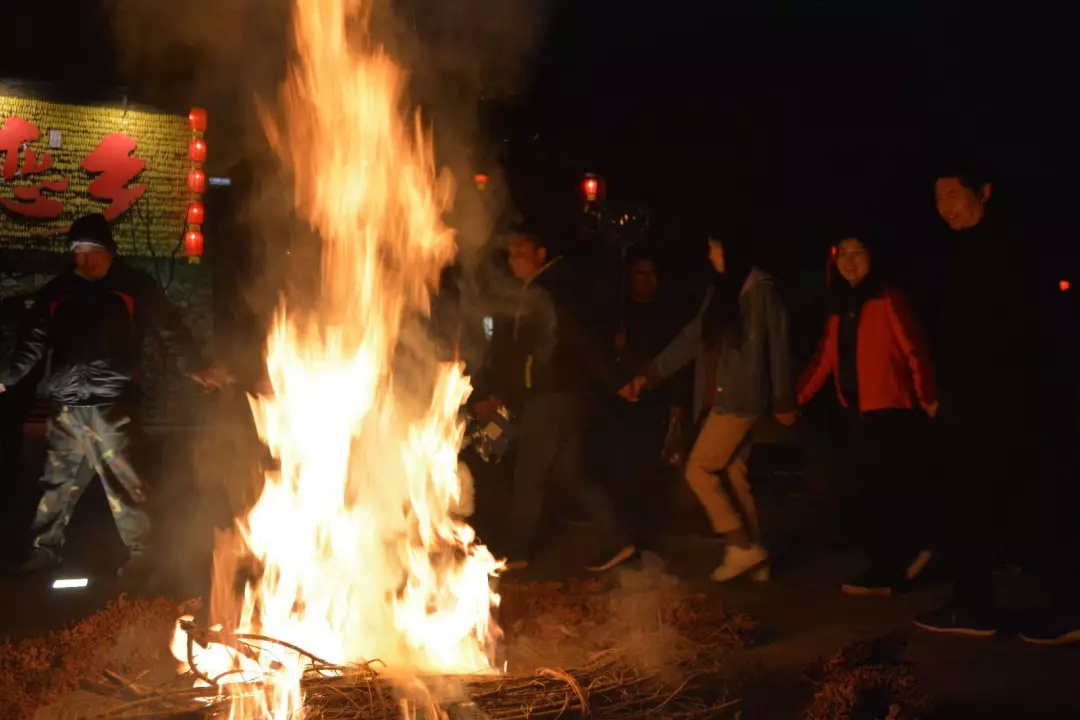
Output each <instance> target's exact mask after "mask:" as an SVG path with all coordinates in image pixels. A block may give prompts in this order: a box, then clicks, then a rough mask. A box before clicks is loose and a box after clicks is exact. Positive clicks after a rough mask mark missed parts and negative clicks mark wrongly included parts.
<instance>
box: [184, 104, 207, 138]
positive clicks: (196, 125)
mask: <svg viewBox="0 0 1080 720" xmlns="http://www.w3.org/2000/svg"><path fill="white" fill-rule="evenodd" d="M188 125H190V126H191V131H192V132H206V110H205V109H204V108H201V107H193V108H191V112H189V113H188Z"/></svg>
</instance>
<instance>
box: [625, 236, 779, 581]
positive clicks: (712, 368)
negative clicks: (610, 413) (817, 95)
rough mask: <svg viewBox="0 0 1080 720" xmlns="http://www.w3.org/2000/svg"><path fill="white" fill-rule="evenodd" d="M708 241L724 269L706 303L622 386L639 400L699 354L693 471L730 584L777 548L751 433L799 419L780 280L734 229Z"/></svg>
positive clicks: (719, 577) (722, 573)
mask: <svg viewBox="0 0 1080 720" xmlns="http://www.w3.org/2000/svg"><path fill="white" fill-rule="evenodd" d="M707 249H708V258H709V263H710V264H711V265H712V268H713V270H714V271H715V275H714V283H713V286H712V287H711V288H710V289H709V290H708V292H707V293H706V296H705V299H704V302H703V303H702V305H701V307H700V309H699V310H698V312H697V314H696V315H695V316H694V317H693V319H691V321H690V322H689V323H687V324H686V326H685V327H683V329H682V330H681V331H680V332H679V334H678V335H677V336H676V337H675V338H674V339H673V340H672V341H671V342H670V343H669V344H668V346H667V347H666V348H665V349H664V350H663V351H662V352H660V353H659V354H658V355H657V356H656V357H655V358H654V360H653V361H652V363H650V364H649V365H648V366H647V367H646V368H645V370H644V373H643V374H642V375H640V376H639V377H637V378H635V379H634V380H633V381H631V382H630V383H629V384H627V385H626V386H625V387H624V388H623V389H622V391H621V393H622V394H623V396H624V397H626V398H627V399H631V400H633V399H636V398H637V397H638V395H639V393H640V392H641V390H642V388H644V387H645V386H646V385H653V386H655V385H656V384H657V383H658V382H659V381H660V380H661V379H663V378H666V377H668V376H670V375H672V374H673V373H675V372H677V371H678V370H679V369H681V368H682V367H683V366H685V365H686V364H687V363H689V362H691V361H692V360H695V359H696V360H697V377H696V382H695V409H696V410H699V411H700V412H702V413H703V414H704V415H705V417H704V420H703V424H702V427H701V431H700V433H699V434H698V437H697V440H696V441H695V442H694V446H693V448H692V449H691V451H690V454H689V456H688V458H687V462H686V468H685V471H684V473H685V477H686V481H687V483H688V484H689V485H690V488H691V490H693V491H694V494H695V495H696V496H697V498H698V500H699V501H700V502H701V505H702V507H703V508H704V509H705V512H706V514H707V515H708V516H709V521H710V523H711V525H712V528H713V531H714V532H716V533H717V534H718V535H720V536H721V537H722V538H723V539H724V540H725V542H726V547H725V553H724V559H723V562H721V563H720V565H719V566H718V567H717V568H716V569H715V570H713V572H712V574H711V578H712V579H713V580H715V581H717V582H723V581H727V580H731V579H733V578H736V577H738V576H740V575H743V574H745V573H748V572H751V571H754V572H755V573H756V577H758V578H762V579H764V578H765V577H767V573H768V567H767V562H768V559H769V554H768V552H767V551H766V549H765V547H764V546H763V545H762V542H761V528H760V526H759V522H758V514H757V508H756V504H755V502H754V495H753V491H752V489H751V487H750V479H749V472H748V466H747V461H748V460H749V458H750V450H751V431H752V430H753V428H754V426H755V425H756V424H757V423H758V422H759V421H760V420H761V419H762V418H765V417H767V416H768V415H769V414H770V413H771V414H773V415H775V417H776V419H777V420H778V421H779V422H780V423H781V424H782V425H785V426H791V425H794V424H795V420H796V412H795V407H796V406H795V395H794V392H793V387H792V378H791V359H790V355H789V347H788V316H787V311H786V310H785V308H784V304H783V302H782V301H781V299H780V294H779V292H778V291H777V289H776V281H775V280H774V279H773V278H772V277H771V276H769V275H768V274H766V273H765V272H764V271H763V270H762V269H761V268H759V267H756V266H754V265H752V264H751V263H750V262H749V259H748V257H747V254H746V253H745V252H740V251H741V250H742V248H741V246H740V245H739V244H738V239H737V238H735V237H734V235H733V234H730V233H729V234H724V235H723V236H721V235H719V234H714V235H711V236H710V237H709V238H708V242H707ZM721 475H723V476H726V478H727V479H728V481H729V483H730V491H729V490H727V489H725V488H724V485H723V483H722V480H721Z"/></svg>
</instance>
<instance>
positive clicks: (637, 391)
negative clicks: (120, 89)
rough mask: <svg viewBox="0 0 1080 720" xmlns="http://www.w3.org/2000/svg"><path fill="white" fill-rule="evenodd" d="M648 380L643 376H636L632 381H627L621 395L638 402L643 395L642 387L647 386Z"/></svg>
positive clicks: (630, 400)
mask: <svg viewBox="0 0 1080 720" xmlns="http://www.w3.org/2000/svg"><path fill="white" fill-rule="evenodd" d="M646 382H647V381H646V380H645V378H643V377H640V376H639V377H636V378H634V379H633V380H631V381H630V382H628V383H626V384H625V385H623V386H622V388H621V389H620V390H619V397H621V398H622V399H623V400H625V401H627V402H637V401H638V398H639V397H640V396H641V389H642V388H643V387H645V383H646Z"/></svg>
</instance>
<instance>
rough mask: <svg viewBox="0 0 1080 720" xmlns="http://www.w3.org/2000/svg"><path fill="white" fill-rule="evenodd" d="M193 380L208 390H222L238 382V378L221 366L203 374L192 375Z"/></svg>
mask: <svg viewBox="0 0 1080 720" xmlns="http://www.w3.org/2000/svg"><path fill="white" fill-rule="evenodd" d="M191 379H192V380H194V381H195V382H197V383H199V384H200V385H202V386H203V387H204V388H205V389H207V390H220V389H221V388H223V387H225V386H226V385H230V384H232V383H234V382H236V378H234V377H233V376H232V374H231V373H229V371H228V370H226V369H225V368H223V367H221V366H220V365H214V366H213V367H211V368H209V369H207V370H203V371H201V372H196V373H191Z"/></svg>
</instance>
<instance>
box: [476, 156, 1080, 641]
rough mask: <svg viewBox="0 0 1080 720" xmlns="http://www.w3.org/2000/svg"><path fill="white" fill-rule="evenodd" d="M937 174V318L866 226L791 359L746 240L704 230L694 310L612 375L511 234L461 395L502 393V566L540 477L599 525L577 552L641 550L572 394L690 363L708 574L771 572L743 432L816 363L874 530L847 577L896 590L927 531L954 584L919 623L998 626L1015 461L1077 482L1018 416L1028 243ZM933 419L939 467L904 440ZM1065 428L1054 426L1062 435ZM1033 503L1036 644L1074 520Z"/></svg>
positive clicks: (983, 183)
mask: <svg viewBox="0 0 1080 720" xmlns="http://www.w3.org/2000/svg"><path fill="white" fill-rule="evenodd" d="M934 191H935V195H936V203H937V210H938V213H939V215H940V216H941V218H942V219H943V220H944V221H945V222H946V223H947V225H948V227H949V228H950V230H951V231H953V242H952V246H951V248H950V249H949V250H948V254H949V257H950V261H949V263H948V270H947V274H946V277H945V281H944V284H943V287H944V294H943V296H942V297H940V298H938V299H937V304H938V307H937V308H936V309H935V310H936V312H935V313H934V314H935V315H936V317H937V318H938V321H937V322H935V323H934V327H932V328H930V329H931V330H932V331H933V332H932V333H926V332H924V329H923V327H922V324H921V323H920V322H919V320H918V319H917V314H916V313H915V312H914V311H913V310H912V308H911V305H910V303H909V301H908V299H907V297H906V296H905V294H904V293H903V292H902V291H901V290H900V289H898V288H897V287H896V286H894V285H892V284H890V283H886V282H884V281H883V280H881V279H880V278H879V277H878V276H877V275H876V274H875V273H874V272H873V255H872V248H871V245H870V243H869V241H868V238H866V237H859V236H850V237H839V238H837V240H836V243H835V246H834V251H833V252H834V258H835V268H836V271H837V272H836V275H835V277H834V279H833V281H832V284H831V287H830V310H829V314H828V317H827V319H826V321H825V327H824V330H823V332H822V336H821V340H820V343H819V346H818V350H817V352H816V354H815V355H814V357H813V359H812V360H811V361H810V362H809V364H808V365H807V367H806V368H805V369H804V370H803V371H802V372H801V373H800V374H798V376H796V373H795V371H794V370H795V369H794V368H793V359H792V352H791V348H790V341H789V317H788V313H787V310H786V308H785V306H784V302H783V300H782V298H781V294H780V292H779V290H778V287H777V281H776V280H775V279H774V278H773V277H772V276H770V275H769V274H768V273H767V272H765V270H764V269H763V268H762V267H759V266H758V265H756V264H754V263H753V262H751V261H750V258H751V251H752V248H747V247H745V244H744V243H743V242H741V239H740V238H737V237H734V236H732V235H730V234H725V233H714V234H712V235H710V236H709V237H708V238H707V244H706V248H707V254H708V260H709V263H710V265H711V267H712V269H713V271H714V282H713V284H712V286H711V287H710V288H709V289H708V291H707V292H706V294H705V298H704V300H703V302H702V303H701V305H700V307H699V309H698V311H697V312H696V313H695V314H694V315H693V317H692V319H691V320H690V321H689V322H688V323H686V325H685V326H684V327H682V329H681V330H677V331H673V332H672V333H671V335H673V337H672V338H671V339H670V340H669V341H668V342H666V345H664V346H662V347H659V346H658V345H657V344H656V343H655V342H652V340H654V338H651V339H650V343H651V345H652V347H653V349H655V353H654V354H653V355H652V356H651V357H648V358H640V357H639V358H638V359H637V361H636V362H637V367H636V368H633V371H632V372H631V373H630V374H629V376H627V375H626V374H625V372H624V373H623V374H622V375H620V373H619V371H618V369H617V367H615V368H613V366H612V363H610V362H605V358H604V354H605V353H604V351H603V348H602V346H601V345H600V344H599V343H594V342H593V341H592V339H591V338H590V337H589V333H587V332H586V331H585V330H584V328H583V327H582V320H581V318H580V317H579V316H578V315H577V314H576V313H575V311H574V308H575V307H577V306H578V303H577V302H576V300H578V298H576V297H575V296H574V294H573V292H574V291H573V289H572V285H571V284H570V283H569V282H568V280H567V276H566V274H565V273H564V272H563V270H564V266H563V263H564V261H563V259H562V256H560V255H558V254H556V253H554V252H552V251H551V247H550V243H549V242H548V239H547V238H544V237H542V236H540V235H538V234H535V233H529V232H522V233H518V234H514V235H512V236H511V237H510V239H509V265H510V269H511V273H512V274H513V276H514V277H515V278H517V280H518V281H520V283H521V285H520V292H519V293H518V296H517V299H516V301H515V304H514V305H513V307H512V312H506V313H505V314H504V315H503V316H501V317H496V319H495V327H494V333H493V336H492V338H491V343H490V347H489V350H488V353H487V355H486V357H485V360H484V363H483V366H482V367H481V368H480V371H479V372H478V374H477V383H476V387H477V391H476V393H475V394H474V396H473V397H474V400H473V401H472V403H473V404H472V410H473V412H474V413H475V414H476V416H477V417H479V418H481V419H483V418H485V417H490V416H492V415H493V414H494V413H495V412H496V410H497V409H498V408H500V407H504V406H505V407H507V408H509V409H510V411H511V412H512V413H514V414H515V415H516V417H517V423H518V444H519V448H518V452H517V458H516V462H515V464H514V468H513V471H514V479H513V500H512V504H513V508H512V512H511V514H510V517H511V521H512V523H511V528H512V530H511V534H512V539H511V541H510V543H509V545H508V547H507V556H508V559H509V565H510V566H511V567H521V566H524V565H526V564H528V562H529V561H530V560H531V559H532V558H533V556H534V554H535V552H536V549H537V548H536V541H537V532H538V521H539V515H540V508H541V507H542V506H543V499H544V496H545V494H546V493H547V492H548V491H549V490H556V491H557V492H558V493H559V494H560V495H561V496H562V497H563V498H564V499H568V500H570V501H572V502H574V503H575V504H576V505H577V506H578V508H579V510H580V511H581V512H584V513H585V515H586V516H587V519H588V520H589V521H591V523H592V524H593V525H594V526H595V527H596V528H597V530H598V531H599V534H600V536H601V542H600V544H599V551H598V554H597V556H596V557H595V558H594V559H593V560H592V561H590V562H589V564H588V567H589V568H590V569H592V570H595V571H604V570H607V569H610V568H612V567H614V566H616V565H618V564H620V563H622V562H624V561H626V560H627V559H629V558H630V557H632V556H633V555H634V554H635V552H636V550H637V547H636V542H635V541H636V538H635V533H634V532H632V529H628V527H627V526H628V525H633V522H634V518H626V517H620V516H619V514H618V513H616V511H615V509H614V504H613V502H612V500H611V499H610V497H609V495H608V494H607V493H605V492H604V490H603V489H602V488H601V487H600V485H598V484H596V483H595V482H593V481H592V480H590V478H589V477H588V473H587V472H586V469H585V467H586V465H585V453H584V443H585V440H584V439H585V430H586V424H587V423H586V420H585V412H586V401H585V397H586V396H587V393H588V392H589V391H591V390H595V389H597V388H599V389H601V390H602V391H605V392H606V393H607V394H608V395H609V396H612V397H614V396H620V397H621V398H622V400H623V401H626V402H628V403H631V404H635V403H638V402H645V401H648V399H649V397H650V393H652V392H653V391H654V388H657V387H659V386H661V385H662V383H663V380H664V379H665V378H668V377H670V376H672V375H674V374H676V373H678V372H679V371H680V370H681V369H682V368H683V367H685V366H687V365H688V364H690V363H691V362H693V363H694V367H695V370H694V392H693V397H692V406H693V408H694V410H693V412H694V415H695V416H696V417H697V418H698V421H697V423H696V428H697V435H696V439H695V440H694V442H693V445H692V449H691V450H690V451H689V453H688V454H687V456H686V458H685V463H684V470H683V474H684V477H685V480H686V482H687V484H688V485H689V487H690V488H691V490H692V491H693V493H694V495H695V496H696V497H697V499H698V501H699V502H700V504H701V506H702V508H703V509H704V511H705V513H706V514H707V516H708V518H709V521H710V523H711V526H712V529H713V531H714V532H715V533H716V534H717V535H719V536H720V537H722V538H723V540H724V548H725V549H724V555H723V558H722V560H721V562H720V563H719V565H718V566H717V567H716V568H715V569H714V570H713V571H712V573H711V577H712V579H713V580H715V581H718V582H723V581H728V580H732V579H734V578H737V577H740V576H750V577H753V578H756V579H767V578H768V576H769V553H768V550H767V549H766V547H765V544H764V542H763V541H762V532H761V527H760V521H759V517H758V513H757V509H756V506H755V502H754V493H753V488H752V484H751V481H750V475H749V472H748V464H747V463H748V460H749V457H750V453H751V448H752V440H753V430H754V428H755V426H756V425H757V424H758V423H760V422H761V421H762V420H763V419H766V418H774V419H775V420H776V421H778V422H779V423H780V424H782V425H785V426H792V425H795V424H796V422H797V418H798V409H799V406H801V405H805V404H806V403H808V402H809V401H810V400H811V398H813V397H814V395H815V394H816V393H818V392H819V391H820V390H821V389H822V388H823V387H824V385H825V383H826V382H827V381H828V379H829V378H830V377H832V378H833V384H834V386H835V392H836V396H837V399H838V400H839V404H840V405H841V406H842V407H843V408H845V409H846V411H847V414H848V417H849V419H850V432H849V437H848V442H847V447H846V448H845V450H846V451H847V453H848V456H849V458H848V459H849V461H850V462H848V465H849V470H851V471H853V475H854V476H855V477H856V478H857V480H858V482H860V483H861V484H862V485H863V486H864V487H863V493H862V496H863V497H864V498H866V502H865V505H864V507H863V508H862V511H861V512H862V515H863V520H864V524H865V526H866V528H867V529H868V532H867V534H866V537H865V542H864V547H865V549H866V552H867V555H868V561H869V563H868V567H867V569H866V571H865V572H863V573H861V574H860V575H859V576H858V577H855V578H852V579H851V580H850V581H849V582H846V583H844V590H845V591H846V592H849V593H852V594H868V595H887V594H890V593H892V592H893V591H894V590H898V589H901V588H903V587H904V586H905V585H907V584H908V583H910V582H911V581H912V580H913V579H914V578H915V576H917V575H918V574H919V573H920V571H921V570H922V569H923V568H924V567H925V566H926V565H927V562H928V561H929V559H930V558H931V552H930V549H931V547H933V546H934V545H937V544H939V543H940V545H941V546H942V548H943V549H944V555H945V557H946V560H947V567H948V570H949V573H950V574H951V576H952V579H953V581H954V583H955V587H954V591H953V596H952V599H951V600H950V602H949V603H948V604H947V605H946V606H945V607H942V608H940V609H939V610H936V611H934V612H931V613H928V614H926V615H925V616H921V617H919V618H917V619H916V624H917V625H918V626H920V627H922V628H924V629H927V630H931V631H937V632H944V633H954V634H962V635H969V636H992V635H995V634H996V633H997V632H998V630H999V629H1000V628H1001V627H1002V625H1003V622H1004V619H1003V618H1004V615H1003V612H1002V611H1001V610H1000V609H999V607H998V605H997V603H996V595H995V591H994V587H993V578H994V574H995V571H996V570H998V569H999V568H1000V566H1001V564H1002V557H1003V556H1002V554H1001V553H1000V552H999V550H1000V549H1001V547H1002V545H1003V543H1002V542H1001V541H1002V540H1003V539H1005V540H1008V539H1009V538H1010V533H1014V534H1015V533H1022V532H1023V531H1018V530H1014V529H1012V527H1011V526H1010V524H1009V523H1008V522H1007V519H1008V517H1009V515H1010V512H1012V513H1013V514H1015V512H1016V511H1015V510H1014V509H1011V508H1015V505H1016V503H1015V499H1014V498H1013V497H1011V496H1012V495H1013V492H1012V491H1014V490H1015V489H1016V488H1017V486H1018V480H1017V478H1019V477H1026V478H1028V479H1029V482H1030V483H1031V485H1038V486H1039V487H1043V488H1048V489H1049V490H1050V493H1049V494H1050V495H1053V493H1055V492H1061V491H1064V489H1066V488H1067V487H1068V486H1069V485H1070V483H1073V482H1075V478H1074V477H1072V475H1074V474H1075V471H1076V466H1075V463H1074V461H1073V459H1072V457H1071V456H1070V455H1069V453H1068V452H1067V448H1068V446H1071V444H1072V443H1073V442H1075V438H1074V437H1073V438H1071V440H1068V441H1067V442H1066V443H1065V447H1059V448H1058V449H1059V450H1060V452H1057V454H1056V455H1055V457H1054V458H1053V459H1052V460H1051V461H1050V462H1048V463H1047V464H1046V465H1045V467H1044V466H1042V465H1040V463H1039V458H1040V448H1037V447H1036V446H1035V443H1037V442H1038V440H1037V438H1038V435H1039V433H1037V432H1034V431H1033V430H1034V429H1035V428H1036V427H1039V426H1040V425H1042V424H1045V423H1043V422H1042V420H1043V417H1042V415H1041V414H1040V401H1039V397H1038V392H1039V389H1038V387H1037V384H1038V383H1037V382H1036V378H1037V377H1038V375H1039V357H1040V355H1039V348H1040V338H1039V337H1038V335H1039V333H1038V327H1039V314H1038V309H1037V308H1038V302H1039V295H1040V288H1038V287H1037V286H1036V285H1037V283H1036V282H1035V281H1036V279H1037V278H1038V277H1039V276H1038V273H1037V272H1034V271H1031V270H1024V269H1023V268H1022V267H1021V266H1022V265H1023V260H1024V258H1023V257H1020V258H1018V257H1017V255H1018V252H1017V251H1019V254H1021V255H1022V254H1023V253H1024V252H1026V250H1025V249H1024V248H1020V247H1019V246H1017V245H1015V244H1014V241H1013V240H1012V239H1011V238H1010V236H1009V231H1008V228H1007V227H1006V226H1005V225H1004V223H1003V222H1002V219H1001V218H999V217H997V216H996V214H995V213H993V212H991V211H990V195H991V184H990V183H989V182H988V181H987V180H986V179H984V178H981V177H977V176H973V175H968V174H962V173H945V174H942V175H941V176H939V177H937V178H936V179H935V184H934ZM638 269H639V268H637V265H635V272H637V271H638ZM640 269H641V270H642V272H645V271H647V270H648V268H647V267H644V266H643V267H642V268H640ZM1005 278H1021V280H1020V281H1019V282H1018V283H1014V289H1015V290H1016V292H1009V293H1006V292H1002V287H1003V285H1002V281H1003V279H1005ZM634 281H635V282H636V281H637V278H636V277H635V279H634ZM928 335H929V336H931V337H932V338H933V340H934V341H935V342H930V338H929V337H928ZM625 342H626V338H625V337H623V336H621V335H620V336H619V337H617V339H616V345H620V344H624V343H625ZM931 347H933V357H931ZM639 355H640V353H639ZM623 369H624V371H625V369H626V368H625V367H624V368H623ZM1073 394H1075V390H1073ZM1070 399H1071V398H1070ZM1010 418H1011V420H1010ZM931 423H932V424H933V426H934V431H935V433H934V434H935V435H937V436H938V437H940V438H941V443H940V444H941V447H942V449H943V453H942V454H943V460H944V462H943V463H941V464H942V465H943V467H942V469H941V471H940V472H935V471H934V470H933V467H932V466H933V465H935V463H934V462H932V461H931V460H930V459H929V458H930V456H929V455H928V454H925V453H920V452H919V450H920V448H921V447H922V446H925V445H927V440H926V438H927V436H928V433H926V432H924V430H925V428H926V426H927V425H928V424H931ZM1077 429H1078V428H1077V427H1075V426H1073V427H1070V428H1067V429H1066V431H1065V434H1064V436H1065V437H1066V438H1069V437H1070V433H1071V434H1072V435H1075V433H1076V431H1077ZM655 450H656V451H657V452H658V451H659V448H655ZM1029 494H1030V495H1034V494H1036V493H1034V492H1031V493H1029ZM930 505H932V506H933V509H934V512H930V511H929V507H928V506H930ZM1050 506H1053V503H1051V505H1050ZM1044 507H1046V506H1044ZM1045 520H1046V522H1044V523H1043V526H1044V527H1045V528H1046V530H1047V535H1046V538H1045V539H1044V542H1043V543H1042V544H1039V545H1038V548H1039V552H1038V553H1036V554H1035V555H1034V556H1030V555H1029V557H1032V560H1033V561H1032V562H1031V563H1030V564H1029V567H1028V568H1027V569H1030V570H1031V572H1032V574H1035V575H1038V576H1039V577H1041V578H1042V579H1043V580H1044V581H1045V582H1044V585H1045V588H1044V590H1045V592H1044V594H1043V601H1042V602H1041V603H1040V604H1039V606H1038V608H1036V612H1034V613H1033V614H1032V615H1031V617H1030V618H1029V619H1028V620H1027V621H1026V622H1025V623H1024V626H1023V628H1022V633H1021V636H1022V637H1023V638H1024V639H1025V640H1028V641H1030V642H1033V643H1043V644H1062V643H1067V642H1075V641H1080V616H1078V615H1080V613H1078V610H1080V604H1077V603H1076V600H1077V597H1078V595H1077V591H1076V587H1075V583H1076V579H1077V578H1076V576H1075V574H1074V573H1073V572H1072V568H1073V567H1074V562H1075V559H1076V558H1075V553H1076V551H1077V549H1076V547H1075V546H1074V545H1073V544H1072V541H1071V538H1070V537H1069V535H1070V531H1071V528H1072V525H1073V524H1074V523H1071V522H1069V520H1068V518H1067V517H1064V515H1063V514H1061V515H1058V516H1057V517H1054V518H1046V519H1045ZM938 525H940V526H941V527H942V528H943V530H944V532H943V534H942V536H941V537H940V538H939V537H938V534H937V533H936V532H935V531H934V528H935V527H937V526H938ZM1005 544H1008V543H1005ZM1020 544H1021V543H1013V545H1014V546H1018V545H1020Z"/></svg>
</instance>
